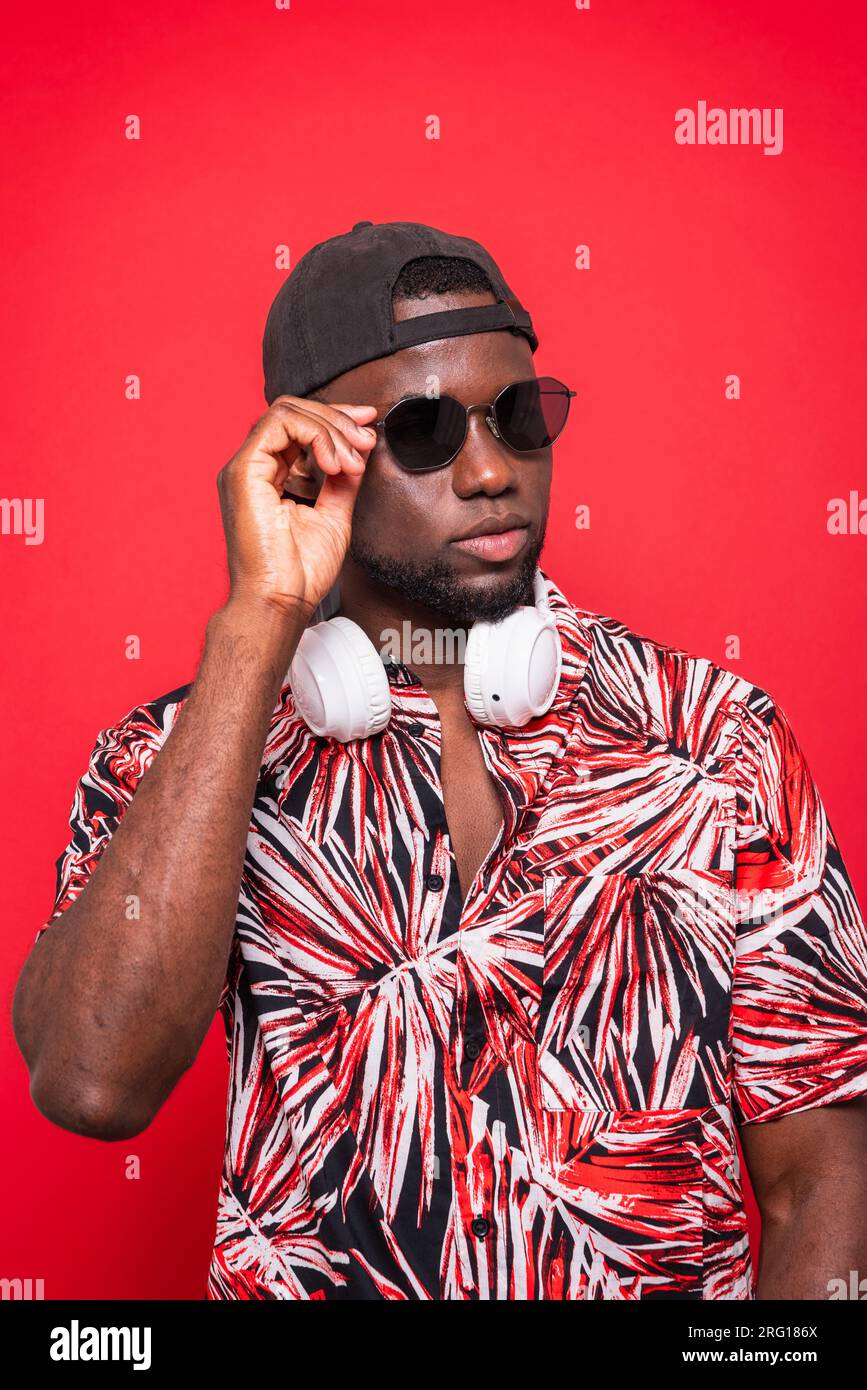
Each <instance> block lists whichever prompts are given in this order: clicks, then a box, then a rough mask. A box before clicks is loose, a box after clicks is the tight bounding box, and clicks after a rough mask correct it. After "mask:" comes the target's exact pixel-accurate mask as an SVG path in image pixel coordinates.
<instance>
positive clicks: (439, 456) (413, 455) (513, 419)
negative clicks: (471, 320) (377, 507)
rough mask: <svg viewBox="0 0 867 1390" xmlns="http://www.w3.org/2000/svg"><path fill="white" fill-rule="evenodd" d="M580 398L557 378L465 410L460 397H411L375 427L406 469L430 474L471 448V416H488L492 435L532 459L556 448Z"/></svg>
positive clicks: (512, 387) (510, 389)
mask: <svg viewBox="0 0 867 1390" xmlns="http://www.w3.org/2000/svg"><path fill="white" fill-rule="evenodd" d="M574 395H576V392H575V391H570V390H569V387H568V386H564V385H563V382H562V381H557V379H556V377H553V376H540V377H533V378H532V380H530V381H513V382H511V383H510V384H509V385H508V386H504V387H503V389H502V391H500V392H498V393H497V395H496V396H495V397H494V399H493V400H492V401H490V402H489V403H487V404H481V405H462V404H461V402H460V401H457V400H455V398H454V396H435V397H434V398H433V399H430V398H428V397H427V396H408V397H406V398H405V399H404V400H402V401H397V402H395V404H394V405H393V406H392V407H391V409H390V410H388V411H386V413H385V415H384V416H383V418H382V419H381V420H376V421H375V422H374V425H375V428H376V429H377V430H382V432H383V434H384V435H385V440H386V443H387V444H388V447H389V449H390V450H391V452H392V454H393V455H394V458H395V459H396V461H397V462H398V463H399V464H400V466H401V468H405V469H406V470H407V472H408V473H428V472H430V471H431V470H432V469H434V468H445V466H446V464H448V463H451V462H452V460H453V459H455V458H457V456H458V454H459V453H460V451H461V449H462V448H463V447H464V444H465V442H466V438H467V430H468V429H469V423H470V411H471V410H484V412H485V422H486V424H487V425H488V428H489V429H490V431H491V433H492V434H493V435H494V436H495V437H496V438H497V439H502V441H503V443H504V444H507V445H508V447H509V448H510V449H514V450H515V451H516V452H517V453H519V454H528V453H533V452H535V451H536V450H538V449H546V448H547V447H548V445H549V444H553V443H554V440H555V439H556V438H557V436H558V435H559V434H560V433H561V432H562V430H563V426H564V425H565V424H566V417H567V415H568V414H569V402H570V400H571V399H572V397H573V396H574Z"/></svg>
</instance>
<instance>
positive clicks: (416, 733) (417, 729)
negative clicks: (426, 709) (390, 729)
mask: <svg viewBox="0 0 867 1390" xmlns="http://www.w3.org/2000/svg"><path fill="white" fill-rule="evenodd" d="M406 731H407V733H408V734H410V735H411V737H412V738H421V736H422V734H423V733H424V724H410V725H408V726H407V730H406Z"/></svg>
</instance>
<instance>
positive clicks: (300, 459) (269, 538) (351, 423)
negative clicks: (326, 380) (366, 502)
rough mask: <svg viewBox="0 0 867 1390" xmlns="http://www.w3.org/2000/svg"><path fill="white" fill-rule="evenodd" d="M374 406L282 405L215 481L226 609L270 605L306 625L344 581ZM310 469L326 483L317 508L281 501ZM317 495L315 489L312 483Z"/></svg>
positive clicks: (285, 399)
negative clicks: (227, 582)
mask: <svg viewBox="0 0 867 1390" xmlns="http://www.w3.org/2000/svg"><path fill="white" fill-rule="evenodd" d="M375 417H376V407H375V406H372V405H327V404H325V403H324V402H322V401H313V400H305V399H302V398H301V397H298V396H278V397H277V399H276V400H275V401H274V402H273V404H272V405H271V407H270V409H269V410H268V411H267V412H266V413H265V414H264V415H263V416H262V418H261V419H260V420H259V421H257V423H256V424H255V425H254V426H253V428H252V430H251V431H250V433H249V435H248V436H247V438H246V439H245V440H244V443H243V444H242V445H241V448H240V449H239V450H238V452H237V453H236V454H235V456H234V457H233V458H232V459H230V461H229V462H228V463H227V464H226V466H225V468H223V469H222V470H221V472H220V474H219V477H218V479H217V486H218V489H219V493H220V508H221V511H222V515H223V529H224V530H225V533H226V545H227V550H228V559H229V575H230V578H231V596H230V602H232V601H240V602H242V603H243V602H246V601H247V600H248V599H252V600H254V601H255V602H256V603H259V602H264V604H266V605H270V606H273V607H274V608H276V609H278V610H279V611H282V612H285V613H292V614H293V615H298V614H300V615H301V616H302V617H303V618H304V619H305V620H306V618H307V617H309V615H310V613H312V611H313V609H314V608H315V607H316V605H317V604H318V603H319V602H320V601H321V600H322V599H323V598H324V597H325V595H326V594H327V593H328V590H329V589H330V588H331V586H332V585H333V584H334V582H335V580H336V579H337V576H338V574H339V573H340V567H341V565H342V564H343V558H344V556H345V554H346V551H347V548H348V546H349V538H350V535H351V530H352V512H353V509H354V507H355V499H356V497H357V495H358V489H359V487H360V485H361V479H362V477H363V475H364V468H365V465H366V462H367V456H368V454H369V453H370V451H371V449H372V448H373V446H374V444H375V442H376V433H375V431H373V430H371V429H369V428H367V425H368V423H369V421H371V420H373V419H375ZM310 460H313V461H315V465H316V466H318V468H319V469H320V470H321V472H322V473H323V474H324V478H323V481H322V486H321V488H320V489H319V494H318V497H317V498H316V502H315V505H314V506H305V505H304V503H303V502H302V503H300V504H299V503H297V502H294V501H292V500H291V499H290V498H284V496H283V489H284V486H285V484H286V482H287V480H288V479H289V478H290V475H293V474H296V475H297V474H298V473H300V474H301V476H302V478H303V477H304V474H305V472H306V473H307V474H308V478H307V481H309V470H310V462H309V461H310ZM311 486H312V483H311Z"/></svg>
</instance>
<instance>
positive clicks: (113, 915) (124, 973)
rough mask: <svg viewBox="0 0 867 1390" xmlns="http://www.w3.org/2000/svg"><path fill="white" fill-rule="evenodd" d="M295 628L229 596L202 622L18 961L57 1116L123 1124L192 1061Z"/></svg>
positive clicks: (24, 1009) (74, 1124) (220, 974)
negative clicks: (86, 846) (88, 854)
mask: <svg viewBox="0 0 867 1390" xmlns="http://www.w3.org/2000/svg"><path fill="white" fill-rule="evenodd" d="M301 631H303V622H301V621H300V620H299V621H298V622H293V621H292V620H290V619H289V618H287V617H286V616H285V615H284V614H278V613H277V612H276V611H274V610H269V609H267V607H263V608H262V609H261V610H256V611H255V612H250V611H249V610H246V611H244V610H239V609H238V608H237V607H236V608H233V607H232V605H231V604H230V605H227V607H226V608H224V609H221V610H220V611H219V612H218V613H216V614H215V615H214V616H213V617H212V619H211V620H210V622H209V624H208V629H207V636H206V640H205V648H204V652H203V656H202V661H201V664H200V668H199V672H198V675H197V677H196V680H195V682H194V684H193V687H192V689H191V691H190V694H189V697H188V699H187V701H186V702H185V704H184V707H183V708H182V710H181V712H180V714H179V717H178V720H177V723H176V724H175V726H174V728H173V729H172V731H171V733H170V734H169V736H168V738H167V739H166V742H165V744H164V746H163V747H162V749H161V750H160V751H159V753H158V754H157V755H156V757H155V758H154V760H153V763H152V764H151V766H150V767H149V769H148V770H147V772H146V773H145V774H144V776H143V777H142V779H141V782H140V784H139V786H138V788H137V790H136V793H135V795H134V797H133V799H132V801H131V803H130V805H129V806H128V808H127V810H126V812H125V814H124V816H123V819H122V820H121V823H120V825H119V826H118V828H117V830H116V831H115V834H114V836H113V838H112V840H111V842H110V843H109V845H108V846H107V847H106V849H105V850H104V852H103V855H102V858H101V860H100V862H99V864H98V865H97V867H96V868H95V870H94V872H93V876H92V878H91V880H90V881H89V883H88V884H87V886H86V888H85V889H84V890H83V891H82V893H81V894H80V896H79V897H78V898H77V899H76V901H75V902H74V903H72V904H71V905H70V907H68V908H67V910H66V912H65V913H64V914H63V917H62V918H61V919H60V920H59V921H58V923H57V924H56V926H55V928H53V929H52V930H50V931H48V932H46V933H45V935H44V936H43V937H42V938H41V939H40V941H39V942H38V943H37V945H36V946H34V948H33V951H32V952H31V956H30V958H29V959H28V961H27V963H26V964H25V968H24V970H23V972H22V975H21V979H20V982H19V985H18V990H17V992H16V999H15V1014H14V1021H15V1028H16V1036H17V1038H18V1042H19V1045H20V1047H21V1050H22V1053H23V1054H24V1057H25V1060H26V1061H27V1064H28V1066H29V1068H30V1072H31V1093H32V1095H33V1098H34V1100H35V1102H36V1103H37V1105H39V1106H40V1108H42V1109H44V1110H45V1112H46V1113H47V1114H49V1115H50V1117H51V1118H52V1119H55V1120H56V1122H58V1123H64V1124H66V1125H67V1126H68V1127H70V1128H76V1129H79V1130H81V1131H82V1132H96V1131H97V1130H99V1131H100V1132H103V1133H104V1132H105V1131H106V1130H107V1129H108V1130H111V1129H113V1128H114V1126H115V1123H116V1127H117V1131H118V1134H120V1133H124V1132H129V1131H132V1132H136V1131H137V1130H138V1129H140V1128H143V1127H144V1125H146V1124H147V1123H148V1122H149V1120H150V1118H152V1116H153V1115H154V1114H155V1113H156V1111H157V1110H158V1109H159V1106H160V1105H161V1104H162V1102H163V1101H164V1100H165V1098H166V1096H167V1095H168V1094H169V1092H170V1091H171V1089H172V1087H173V1086H174V1085H175V1083H176V1082H177V1080H178V1078H179V1077H180V1075H181V1074H182V1073H183V1071H184V1070H186V1069H187V1068H188V1067H189V1066H190V1065H191V1064H192V1062H193V1060H194V1059H195V1056H196V1054H197V1052H198V1050H199V1047H200V1046H201V1043H202V1040H203V1038H204V1036H205V1034H206V1032H207V1029H208V1027H209V1025H210V1022H211V1019H212V1018H213V1014H214V1010H215V1008H216V1005H217V1001H218V999H219V995H220V991H221V988H222V984H223V980H224V978H225V971H226V964H227V959H228V954H229V948H230V945H231V939H232V932H233V929H234V922H235V915H236V910H237V903H238V894H239V888H240V879H241V871H242V866H243V860H244V850H245V843H246V838H247V833H248V829H249V820H250V812H251V808H252V804H253V799H254V796H255V790H256V782H257V776H258V771H259V768H260V765H261V760H262V753H263V749H264V745H265V740H266V738H267V734H268V728H269V725H270V720H271V717H272V714H273V710H274V706H275V704H276V700H277V697H278V694H279V691H280V688H281V684H282V681H283V680H284V678H285V673H286V670H287V668H288V665H289V662H290V661H291V658H292V654H293V653H294V650H295V646H296V645H297V641H298V638H299V636H300V633H301ZM131 903H134V904H135V910H134V912H130V910H129V909H130V904H131ZM114 1117H116V1121H115V1118H114Z"/></svg>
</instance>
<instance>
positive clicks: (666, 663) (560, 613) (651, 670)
mask: <svg viewBox="0 0 867 1390" xmlns="http://www.w3.org/2000/svg"><path fill="white" fill-rule="evenodd" d="M549 583H550V581H549ZM556 595H557V596H558V597H559V600H561V601H560V602H557V603H556V607H555V612H556V613H557V621H558V626H559V628H560V631H561V635H562V637H563V640H564V645H565V646H566V647H567V649H569V650H570V651H571V653H572V655H573V657H575V656H576V655H578V656H579V657H580V661H581V664H582V665H583V667H584V673H583V680H582V684H581V695H582V702H583V704H584V708H585V713H586V714H587V715H588V716H589V717H591V718H594V719H596V720H598V721H599V722H600V723H602V724H605V723H608V724H609V725H611V726H612V731H613V729H614V728H616V729H617V730H618V731H619V732H620V733H621V735H625V736H627V737H628V736H629V735H630V734H631V735H632V737H635V738H638V737H641V738H644V739H645V740H647V741H652V742H656V741H663V740H664V741H667V742H669V743H670V744H671V745H672V746H674V747H680V748H682V749H683V752H684V753H685V754H686V755H687V756H690V757H693V758H695V757H697V758H698V761H700V762H702V763H707V762H709V761H711V758H712V757H713V756H715V754H712V750H713V749H715V750H716V754H719V752H720V750H722V749H731V750H732V753H733V755H734V756H737V757H741V758H745V760H746V762H747V763H748V764H751V765H752V766H753V768H755V767H756V765H757V763H758V760H759V759H760V758H761V756H762V754H763V752H764V750H765V747H766V745H767V743H768V741H769V739H770V738H775V739H779V740H781V741H783V742H784V741H786V740H787V739H788V740H790V741H793V740H794V735H793V734H792V731H791V726H790V725H789V722H788V720H787V718H786V714H785V712H784V710H783V709H782V708H781V707H780V705H779V702H778V701H777V700H776V699H775V698H774V696H773V695H772V694H771V693H770V692H769V691H768V690H766V689H765V688H764V687H763V686H762V685H760V684H758V683H757V682H756V681H754V680H752V679H750V677H749V675H747V674H745V673H743V672H741V671H739V670H736V669H734V667H732V666H727V665H725V664H723V663H721V662H719V661H717V660H715V659H714V658H713V657H710V656H707V655H705V654H703V653H702V652H700V651H696V650H691V649H689V648H687V647H685V646H679V645H677V644H676V643H675V642H672V641H670V640H664V639H663V638H662V637H659V636H656V635H653V634H650V633H648V632H645V631H639V630H638V629H637V628H635V627H633V626H631V625H630V624H629V623H627V622H625V621H623V620H622V619H621V618H619V617H616V616H613V615H611V614H605V613H598V612H594V611H593V610H590V609H585V608H580V607H578V606H577V605H575V604H573V603H570V602H569V601H568V600H566V599H565V598H564V596H563V595H562V594H560V593H559V591H558V590H557V591H556ZM552 606H554V605H553V604H552Z"/></svg>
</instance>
